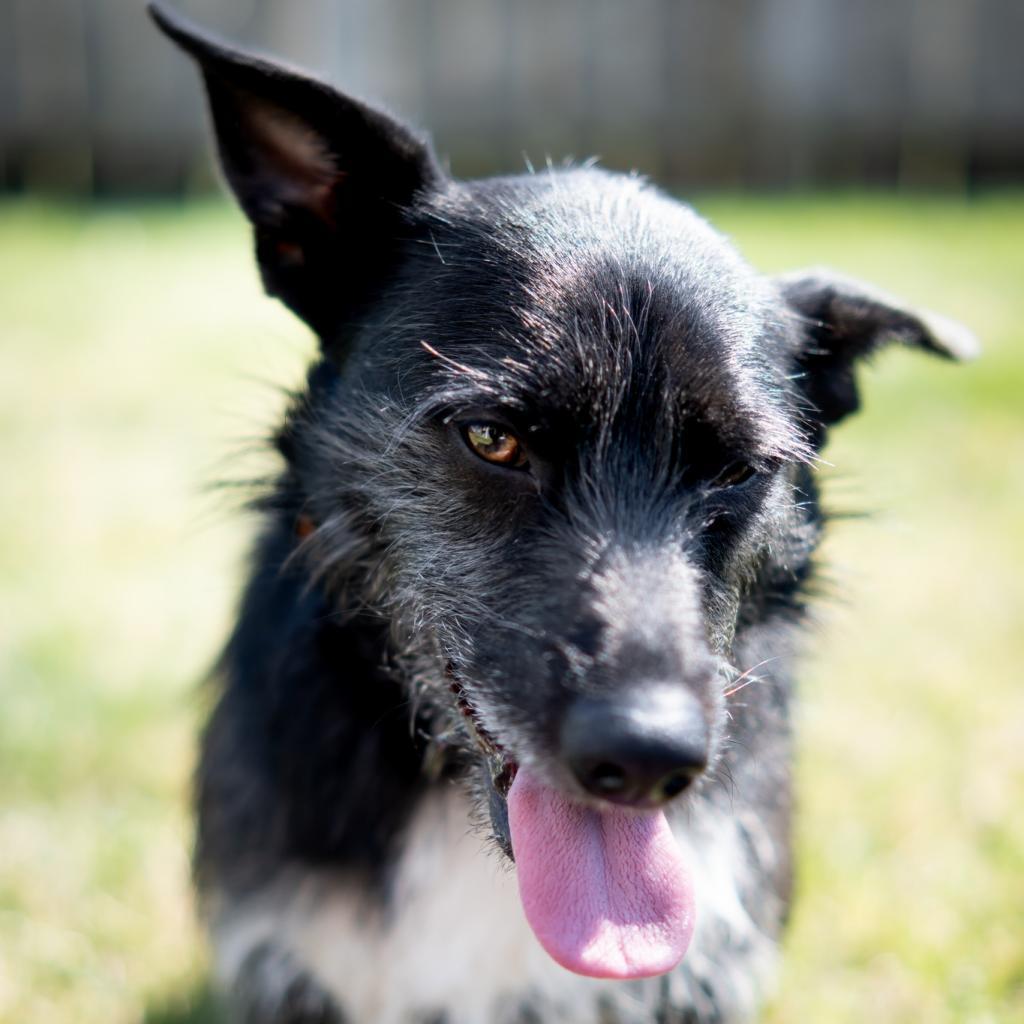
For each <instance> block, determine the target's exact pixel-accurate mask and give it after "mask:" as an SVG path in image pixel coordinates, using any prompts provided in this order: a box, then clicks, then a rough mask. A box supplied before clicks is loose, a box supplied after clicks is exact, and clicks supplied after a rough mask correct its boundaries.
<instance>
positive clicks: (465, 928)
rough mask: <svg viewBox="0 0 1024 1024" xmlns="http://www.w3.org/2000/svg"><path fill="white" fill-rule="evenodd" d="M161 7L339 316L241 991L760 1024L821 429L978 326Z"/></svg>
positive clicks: (257, 1016) (255, 1014) (228, 162)
mask: <svg viewBox="0 0 1024 1024" xmlns="http://www.w3.org/2000/svg"><path fill="white" fill-rule="evenodd" d="M154 14H155V17H156V19H157V21H158V22H159V24H160V25H161V27H162V28H163V29H164V30H165V31H166V32H167V33H168V34H169V35H170V36H171V37H172V38H173V39H175V40H176V41H177V42H178V43H179V44H180V45H181V46H182V47H184V49H185V50H187V51H188V52H189V53H190V54H191V55H192V56H193V57H194V58H196V60H197V61H198V62H199V65H200V67H201V69H202V72H203V75H204V77H205V80H206V86H207V90H208V94H209V101H210V107H211V110H212V114H213V121H214V125H215V128H216V132H217V138H218V143H219V148H220V155H221V160H222V162H223V166H224V171H225V174H226V176H227V179H228V181H229V183H230V185H231V187H232V189H233V190H234V192H235V194H236V195H237V197H238V199H239V201H240V203H241V205H242V207H243V208H244V210H245V212H246V213H247V214H248V216H249V218H250V219H251V221H252V222H253V225H254V227H255V233H256V249H257V256H258V259H259V264H260V268H261V270H262V273H263V278H264V281H265V283H266V286H267V289H268V290H269V291H270V292H271V293H272V294H274V295H277V296H279V297H280V298H281V299H282V300H283V301H284V302H285V303H286V304H287V305H288V306H290V307H291V308H292V309H293V310H294V311H295V312H296V313H297V314H298V315H299V316H300V317H302V318H303V319H304V320H305V321H306V322H307V323H308V324H309V325H310V326H311V327H312V328H313V329H314V330H315V331H316V333H317V335H318V336H319V338H320V340H321V355H320V358H319V359H318V361H317V362H316V363H315V365H314V366H313V367H312V369H311V370H310V372H309V377H308V381H307V385H306V387H305V389H304V391H303V392H302V394H301V395H300V396H299V397H298V398H297V399H296V401H295V402H294V405H293V407H292V409H291V412H290V414H289V415H288V417H287V419H286V421H285V423H284V425H283V426H282V428H281V429H280V431H279V433H278V435H277V445H278V447H279V449H280V452H281V454H282V456H283V460H284V466H283V470H282V472H281V475H280V478H279V479H278V480H277V481H276V482H275V484H274V486H273V488H272V489H271V490H270V492H269V493H268V494H267V495H266V497H265V500H264V508H265V519H266V522H265V529H264V532H263V536H262V538H261V540H260V542H259V544H258V546H257V549H256V553H255V557H254V565H253V570H252V578H251V580H250V583H249V586H248V589H247V591H246V594H245V598H244V601H243V604H242V609H241V615H240V619H239V623H238V626H237V628H236V630H235V633H234V636H233V638H232V639H231V641H230V644H229V645H228V648H227V652H226V654H225V657H224V661H223V666H222V673H221V688H220V691H219V702H218V705H217V708H216V710H215V712H214V714H213V717H212V720H211V722H210V724H209V727H208V729H207V732H206V735H205V739H204V744H203V754H202V762H201V766H200V769H199V779H198V810H199V842H198V854H197V874H198V880H199V885H200V889H201V893H202V897H203V904H204V910H205V913H206V914H207V916H208V919H209V922H210V928H211V931H212V934H213V938H214V944H215V949H216V957H217V969H218V972H219V976H220V977H221V979H222V981H223V982H224V984H225V985H226V986H227V987H228V988H229V990H230V992H231V998H232V1000H233V1005H234V1007H235V1009H236V1011H237V1013H238V1015H239V1018H240V1019H241V1020H244V1021H249V1022H258V1024H269V1022H274V1024H284V1022H290V1024H299V1022H303V1024H310V1022H328V1021H330V1022H334V1021H350V1022H352V1024H363V1022H367V1024H368V1022H374V1024H405V1022H410V1024H417V1022H424V1024H425V1022H428V1021H445V1022H447V1024H478V1022H479V1024H485V1022H486V1024H494V1022H498V1024H504V1022H507V1024H515V1022H519V1021H522V1022H527V1021H529V1022H534V1021H548V1020H550V1021H572V1022H575V1021H579V1022H595V1024H597V1022H633V1021H647V1020H651V1021H655V1020H656V1021H659V1022H668V1021H671V1022H682V1021H726V1020H728V1021H733V1020H739V1019H745V1018H748V1017H749V1016H750V1015H752V1014H753V1013H754V1012H755V1010H756V1006H757V1002H758V994H759V992H760V991H761V990H762V988H763V985H764V983H765V981H766V979H767V977H768V976H769V975H770V973H771V967H772V962H773V960H774V958H775V951H776V946H777V942H778V939H779V935H780V931H781V929H782V926H783V923H784V921H785V917H786V911H787V905H788V903H789V897H790V848H789V824H790V802H791V794H790V746H791V743H790V726H789V719H790V711H789V705H790V700H791V692H792V688H791V683H790V667H791V666H790V662H791V651H792V648H793V646H794V639H795V636H796V634H797V633H798V627H799V626H800V623H801V620H802V618H803V615H804V603H805V594H806V591H807V585H808V582H809V580H810V579H811V577H812V573H813V557H814V551H815V548H816V546H817V544H818V540H819V537H820V535H821V531H822V522H823V516H822V512H821V510H820V507H819V503H818V497H817V492H816V487H815V481H814V473H813V465H814V461H815V456H816V454H817V453H818V451H819V449H820V448H821V446H822V444H823V443H824V441H825V436H826V431H827V430H828V428H829V427H831V426H832V425H833V424H834V423H836V422H838V421H839V420H841V419H842V418H843V417H844V416H846V415H848V414H849V413H851V412H853V411H854V410H855V409H856V407H857V403H858V398H857V390H856V385H855V380H854V371H855V366H856V364H857V362H858V361H859V360H860V359H862V358H864V357H865V356H869V355H870V354H871V353H873V352H874V351H875V350H876V349H878V348H879V347H880V346H882V345H883V344H885V343H886V342H889V341H893V340H895V341H900V342H902V343H904V344H906V345H910V346H914V347H918V348H921V349H925V350H929V351H932V352H935V353H938V354H941V355H945V356H950V357H954V358H955V357H961V356H966V355H969V354H970V353H971V350H972V347H973V342H972V339H971V338H970V336H969V335H968V334H967V333H966V332H964V331H963V330H962V329H961V328H957V327H955V326H954V325H950V324H947V323H944V322H942V323H940V322H939V321H937V320H936V319H935V318H925V317H923V316H920V315H917V314H915V313H912V312H910V311H908V310H906V309H903V308H901V307H899V306H898V305H895V304H893V303H892V302H891V301H889V300H887V299H885V298H883V297H880V296H877V295H875V294H873V293H871V292H869V291H868V290H867V289H866V288H864V287H862V286H860V285H857V284H854V283H851V282H848V281H843V280H840V279H838V278H836V277H834V276H829V275H826V274H822V273H805V274H797V275H794V276H791V277H787V278H784V279H782V280H771V279H766V278H764V277H761V276H759V275H757V274H755V273H754V272H753V271H752V270H751V269H750V268H749V267H747V266H746V265H745V264H744V263H743V262H742V261H741V260H740V258H739V257H738V256H737V255H736V253H735V252H734V251H733V249H732V248H731V247H730V246H729V244H728V243H727V242H726V241H725V240H724V239H723V238H722V237H721V236H719V235H718V234H717V233H716V232H715V231H713V230H712V229H711V228H710V227H709V226H708V225H707V224H706V223H704V222H703V221H702V220H701V219H700V218H698V217H697V216H696V215H695V214H694V213H692V212H691V211H690V210H689V209H688V208H686V207H685V206H682V205H680V204H679V203H677V202H675V201H673V200H671V199H669V198H667V197H666V196H664V195H662V194H660V193H658V192H657V191H655V190H654V189H652V188H650V187H649V186H647V185H646V184H644V182H642V181H641V180H638V179H636V178H633V177H623V176H618V175H613V174H608V173H604V172H601V171H598V170H592V169H576V170H571V169H569V170H561V171H554V172H550V173H543V174H539V175H530V176H523V177H514V178H499V179H493V180H487V181H476V182H460V181H455V180H453V179H452V178H450V177H449V176H448V175H447V174H446V173H445V172H444V171H443V170H442V168H441V167H440V166H439V164H438V162H437V160H436V158H435V157H434V155H433V153H432V151H431V149H430V147H429V146H428V145H427V144H426V143H425V142H424V141H423V140H422V139H421V138H420V137H419V136H417V135H416V134H414V133H413V132H411V131H410V130H409V129H407V128H405V127H403V126H402V125H400V124H398V123H397V122H395V121H394V120H392V119H391V118H390V117H388V116H386V115H385V114H383V113H381V112H379V111H377V110H374V109H371V108H369V107H367V106H364V105H363V104H361V103H359V102H356V101H355V100H352V99H349V98H347V97H345V96H342V95H340V94H338V93H337V92H335V91H334V90H332V89H331V88H329V87H328V86H326V85H324V84H322V83H320V82H317V81H314V80H312V79H310V78H306V77H304V76H302V75H299V74H296V73H294V72H292V71H289V70H285V69H283V68H281V67H279V66H277V65H274V64H270V63H267V62H264V61H262V60H258V59H255V58H252V57H250V56H246V55H242V54H239V53H237V52H235V51H233V50H230V49H228V48H225V47H224V46H222V45H220V44H218V43H215V42H213V41H211V40H210V39H208V38H206V37H204V36H203V35H200V34H198V33H197V32H196V31H195V30H194V29H192V28H190V27H188V26H186V25H185V24H184V23H183V22H181V21H180V20H178V18H177V17H175V16H172V15H170V14H169V13H168V12H167V11H165V10H163V9H161V8H157V9H155V10H154ZM755 683H756V685H753V684H755ZM513 862H514V864H513ZM559 965H561V966H559ZM583 976H589V977H583ZM655 976H657V978H656V980H644V979H652V978H655Z"/></svg>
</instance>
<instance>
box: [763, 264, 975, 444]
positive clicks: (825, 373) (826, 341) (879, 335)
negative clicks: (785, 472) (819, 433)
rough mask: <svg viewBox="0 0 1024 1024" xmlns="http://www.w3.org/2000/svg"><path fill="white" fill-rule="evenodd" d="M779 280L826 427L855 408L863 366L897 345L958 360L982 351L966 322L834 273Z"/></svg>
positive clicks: (804, 382)
mask: <svg viewBox="0 0 1024 1024" xmlns="http://www.w3.org/2000/svg"><path fill="white" fill-rule="evenodd" d="M775 280H776V283H777V284H778V286H779V288H780V290H781V292H782V296H783V298H784V299H785V302H786V304H787V306H788V307H789V309H790V310H791V311H792V312H793V314H794V315H795V316H796V317H797V318H798V324H799V329H800V331H801V335H802V339H803V343H802V345H801V348H800V349H799V351H798V354H797V364H798V365H797V372H798V374H799V379H800V384H801V387H802V389H803V391H804V393H805V395H806V396H807V399H808V402H809V405H810V413H811V415H812V416H813V417H814V418H815V419H816V420H817V421H818V422H819V423H820V425H821V426H822V427H827V426H831V425H832V424H833V423H837V422H838V421H839V420H841V419H843V417H844V416H848V415H849V414H850V413H852V412H856V410H857V408H858V407H859V404H860V400H859V397H858V393H857V381H856V377H855V368H856V364H857V363H858V362H859V361H860V360H861V359H864V358H867V357H870V356H871V355H872V354H873V353H875V352H877V351H878V350H879V349H881V348H883V347H884V346H886V345H888V344H890V343H893V342H896V343H900V344H903V345H907V346H909V347H911V348H918V349H921V350H922V351H925V352H932V353H934V354H935V355H939V356H943V357H944V358H946V359H955V360H967V359H973V358H974V357H975V356H977V355H978V354H979V352H980V348H979V345H978V342H977V339H976V338H975V337H974V335H973V334H972V333H971V332H970V331H969V330H968V329H967V328H966V327H964V326H963V325H962V324H959V323H957V322H956V321H953V320H948V319H947V318H946V317H942V316H938V315H937V314H934V313H924V312H921V311H919V310H914V309H911V308H909V307H908V306H906V305H904V304H902V303H900V302H899V300H897V299H893V298H891V297H890V296H888V295H885V294H884V293H882V292H880V291H877V290H875V289H873V288H871V287H870V286H869V285H866V284H862V283H861V282H859V281H854V280H851V279H849V278H846V277H843V276H842V275H840V274H836V273H833V272H832V271H829V270H821V269H813V270H803V271H797V272H795V273H791V274H784V275H782V276H780V277H777V278H776V279H775Z"/></svg>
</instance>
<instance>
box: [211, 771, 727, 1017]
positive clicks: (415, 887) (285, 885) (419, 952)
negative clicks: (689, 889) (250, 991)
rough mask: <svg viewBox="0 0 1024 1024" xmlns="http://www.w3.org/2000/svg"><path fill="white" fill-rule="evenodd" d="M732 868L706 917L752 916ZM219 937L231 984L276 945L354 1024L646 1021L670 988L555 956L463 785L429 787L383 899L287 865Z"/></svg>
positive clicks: (710, 895) (219, 929) (712, 893)
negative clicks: (568, 967) (476, 825)
mask: <svg viewBox="0 0 1024 1024" xmlns="http://www.w3.org/2000/svg"><path fill="white" fill-rule="evenodd" d="M702 852H703V851H702ZM719 852H720V853H721V854H722V855H723V857H727V851H726V850H724V849H722V850H721V851H719ZM694 853H695V854H696V851H694ZM694 859H695V863H694V868H695V872H696V873H699V874H705V875H706V871H704V870H703V868H702V862H703V861H704V860H705V858H704V857H697V856H695V858H694ZM724 867H726V864H724V863H723V864H720V865H719V871H718V872H717V874H718V876H719V877H718V878H717V879H715V880H714V886H713V888H711V887H708V886H705V891H704V894H703V895H704V900H703V901H702V902H703V903H704V904H705V906H704V914H703V916H704V918H705V920H704V922H703V923H704V924H705V925H707V924H709V923H710V920H709V918H711V919H716V920H721V919H722V916H723V913H725V914H727V916H729V917H731V918H732V919H733V922H734V926H735V925H736V924H737V923H738V924H739V926H741V927H742V926H743V925H744V922H743V921H739V922H737V915H742V911H741V910H740V909H739V902H738V900H737V898H736V891H735V888H734V887H733V882H732V878H731V875H730V874H729V872H728V870H726V871H722V870H721V868H724ZM707 881H710V879H708V878H707V877H705V882H707ZM709 900H712V901H717V903H718V904H719V905H718V906H714V905H710V906H709V905H708V902H709ZM700 916H701V915H700V914H698V919H699V918H700ZM703 930H704V929H702V928H701V926H700V923H699V924H698V930H697V935H696V937H695V941H694V948H691V952H690V956H689V957H688V959H690V958H691V957H692V958H694V960H695V961H699V960H700V959H703V954H702V950H701V949H700V948H699V947H700V945H701V932H702V931H703ZM215 939H216V945H217V953H218V967H219V970H220V973H221V974H222V976H223V980H225V981H227V982H228V983H229V984H231V983H235V981H236V979H237V977H238V974H239V972H240V968H241V965H242V964H243V963H244V962H245V961H246V958H247V957H248V956H249V954H250V953H251V952H252V950H254V949H256V948H259V946H260V945H261V944H267V943H273V944H274V945H275V946H277V947H280V948H283V949H284V950H286V951H287V953H288V954H289V955H290V957H291V958H292V960H293V961H294V962H295V964H296V966H297V967H298V968H299V969H301V970H302V971H304V972H307V973H308V974H310V975H311V976H312V977H313V978H314V979H315V981H316V982H317V983H318V984H319V985H320V986H321V987H323V988H324V989H325V990H327V992H328V993H329V994H330V995H331V996H332V998H333V999H334V1000H335V1001H336V1003H337V1004H338V1006H339V1007H340V1009H341V1010H342V1011H343V1013H344V1017H345V1020H347V1021H350V1022H352V1024H370V1022H372V1024H420V1022H427V1021H433V1020H438V1019H442V1018H443V1019H444V1020H445V1022H446V1024H517V1022H519V1021H524V1020H537V1019H540V1020H556V1021H562V1022H568V1024H573V1022H577V1021H578V1022H580V1024H584V1022H586V1024H592V1022H594V1021H596V1020H598V1019H599V1018H601V1017H608V1016H612V1017H614V1018H615V1019H617V1020H623V1021H631V1020H649V1019H651V1018H652V1015H653V1013H654V1012H655V1010H656V1008H657V1006H658V1004H659V1002H660V1001H661V1000H663V999H664V998H665V997H666V995H667V994H668V992H667V989H666V985H667V984H668V983H667V982H664V983H663V982H662V981H661V980H660V979H659V980H656V981H653V982H639V983H630V984H628V985H624V984H623V983H615V982H608V981H601V980H595V979H590V978H583V977H580V976H578V975H574V974H571V973H569V972H568V971H565V970H564V969H562V968H561V967H559V966H558V965H557V964H555V963H554V961H552V960H551V959H550V958H549V957H548V956H547V954H546V953H545V952H544V951H543V950H542V949H541V947H540V945H539V944H538V942H537V940H536V939H535V938H534V936H533V935H532V933H531V931H530V929H529V926H528V925H527V923H526V920H525V917H524V915H523V910H522V906H521V904H520V901H519V898H518V893H517V889H516V879H515V874H514V872H513V871H512V870H511V869H510V868H509V866H507V865H505V864H504V863H502V862H501V860H500V858H499V855H498V854H497V853H496V852H495V851H494V850H493V849H491V848H490V846H489V845H488V844H485V843H483V842H482V841H481V839H480V837H479V836H478V835H477V834H476V833H475V832H474V831H473V830H472V828H471V826H470V824H469V821H468V818H467V804H466V801H465V800H464V798H463V797H462V796H461V795H460V794H458V793H457V791H455V790H451V791H449V792H446V793H444V794H438V795H435V796H432V797H430V798H428V799H427V800H426V801H425V802H424V804H423V806H422V807H421V809H420V811H419V812H418V814H417V815H416V817H415V819H414V821H413V823H412V826H411V828H410V831H409V833H408V837H407V840H406V843H405V848H404V852H403V854H402V856H401V858H400V861H399V863H398V865H397V869H396V873H395V878H394V886H393V890H392V893H391V896H390V899H389V901H388V905H387V908H386V909H383V910H382V909H381V908H380V907H379V906H378V905H377V904H374V903H370V902H369V901H368V900H367V898H366V896H365V894H364V893H362V892H361V891H360V890H359V889H357V888H356V887H355V885H354V884H353V883H352V882H350V881H346V880H344V879H341V878H339V877H337V876H335V875H331V874H328V873H325V872H312V871H305V872H297V871H290V872H289V873H288V874H287V876H282V878H281V879H279V881H278V883H277V884H276V885H275V886H274V887H273V889H272V890H268V891H267V892H265V893H264V894H263V895H262V896H261V897H260V898H259V899H258V900H257V901H254V902H253V903H250V904H248V905H246V906H245V907H241V906H237V907H234V908H231V909H229V910H227V911H226V912H225V913H224V914H223V915H222V916H221V917H220V919H219V921H218V922H216V924H215ZM678 973H679V972H677V974H678ZM688 973H689V972H688V971H686V972H684V974H680V976H679V977H677V978H674V979H673V983H672V986H671V987H672V989H673V990H674V991H675V992H676V994H678V995H679V996H680V998H681V999H682V1000H683V1001H686V999H687V997H686V996H685V994H684V993H682V992H680V991H679V986H680V985H681V986H683V987H684V988H689V981H688V980H687V978H686V977H685V974H688ZM253 980H255V979H253ZM251 983H252V982H247V984H251ZM257 983H258V982H257ZM673 1002H675V999H673ZM612 1007H614V1008H615V1012H614V1013H613V1014H609V1013H608V1011H610V1010H611V1009H612ZM601 1010H604V1011H605V1012H604V1013H602V1012H601Z"/></svg>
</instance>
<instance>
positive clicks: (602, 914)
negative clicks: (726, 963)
mask: <svg viewBox="0 0 1024 1024" xmlns="http://www.w3.org/2000/svg"><path fill="white" fill-rule="evenodd" d="M446 676H447V678H448V682H449V686H450V688H451V691H452V694H453V696H454V697H455V701H456V704H457V706H458V708H459V711H460V712H461V713H462V715H463V717H464V719H465V722H466V725H467V728H468V731H469V733H470V735H471V736H472V738H473V740H474V742H475V744H476V746H477V748H478V749H479V751H480V752H481V754H482V755H483V757H484V758H485V760H486V763H487V766H488V769H489V781H490V786H489V794H488V796H489V810H490V815H491V824H492V828H493V830H494V836H495V839H496V840H497V842H498V844H499V845H500V846H501V847H502V849H503V850H504V851H505V853H506V854H507V855H508V856H509V858H510V859H512V860H514V861H515V865H516V875H517V879H518V883H519V895H520V899H521V900H522V904H523V910H524V912H525V915H526V919H527V921H528V922H529V924H530V927H531V928H532V929H533V932H534V934H535V935H536V937H537V939H538V941H539V942H540V944H541V945H542V946H543V947H544V949H545V950H546V951H547V952H548V954H549V955H550V956H551V957H552V958H553V959H554V960H555V961H557V962H558V963H559V964H561V965H562V966H563V967H565V968H567V969H568V970H570V971H573V972H575V973H577V974H583V975H587V976H589V977H596V978H616V979H630V978H647V977H652V976H654V975H659V974H664V973H665V972H667V971H670V970H672V969H673V968H674V967H676V966H677V965H678V964H679V962H680V961H681V960H682V958H683V956H684V955H685V953H686V950H687V948H688V947H689V944H690V939H691V938H692V935H693V926H694V917H695V915H694V895H693V885H692V882H691V877H690V872H689V869H688V867H687V864H686V862H685V860H684V859H683V856H682V851H681V850H680V847H679V844H678V842H677V841H676V839H675V836H674V835H673V834H672V830H671V827H670V826H669V823H668V820H667V818H666V817H665V813H664V811H662V810H649V811H635V810H628V809H624V808H621V807H615V806H612V805H607V806H603V807H599V808H595V807H594V806H592V805H588V804H584V803H581V802H579V801H578V800H575V799H573V798H572V797H570V796H568V795H566V794H565V793H564V792H562V791H561V790H559V789H557V788H556V787H554V786H552V785H550V784H549V783H548V782H546V781H545V780H543V779H542V778H541V777H540V775H539V773H538V772H536V771H534V770H533V769H532V768H530V767H528V766H526V765H521V764H520V763H519V762H518V761H517V760H515V759H514V758H512V757H510V756H509V754H508V752H507V751H506V750H505V749H504V748H503V747H502V745H501V744H500V743H499V742H498V741H497V740H496V739H495V738H494V736H493V735H492V733H491V732H490V731H489V730H488V729H487V727H486V726H485V725H484V723H483V721H482V720H481V716H480V715H479V713H478V712H477V711H476V709H475V708H474V706H473V703H472V701H471V700H470V698H469V697H468V695H467V693H466V690H465V688H464V687H463V685H462V683H461V681H460V679H459V677H458V675H457V673H456V672H455V670H454V668H453V666H451V665H450V664H449V665H448V666H447V667H446Z"/></svg>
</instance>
